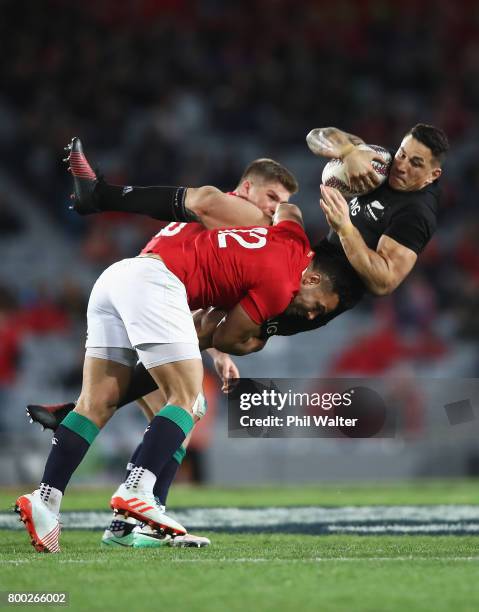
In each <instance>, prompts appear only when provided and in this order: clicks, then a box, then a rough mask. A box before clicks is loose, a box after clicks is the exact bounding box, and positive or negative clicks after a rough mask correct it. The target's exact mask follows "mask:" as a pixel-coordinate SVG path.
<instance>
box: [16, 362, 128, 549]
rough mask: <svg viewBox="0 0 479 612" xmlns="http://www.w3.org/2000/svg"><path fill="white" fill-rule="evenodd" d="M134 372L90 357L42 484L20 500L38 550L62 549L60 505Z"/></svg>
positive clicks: (55, 439)
mask: <svg viewBox="0 0 479 612" xmlns="http://www.w3.org/2000/svg"><path fill="white" fill-rule="evenodd" d="M130 375H131V368H130V367H129V366H126V365H123V364H120V363H117V362H114V361H109V360H106V359H97V358H94V357H86V358H85V363H84V367H83V386H82V392H81V394H80V398H79V400H78V402H77V405H76V408H75V410H74V411H73V412H70V413H69V414H68V415H67V417H66V418H65V419H64V421H63V422H62V424H61V425H60V426H59V427H58V429H57V430H56V432H55V436H54V437H53V439H52V449H51V451H50V455H49V457H48V459H47V462H46V465H45V470H44V473H43V478H42V481H41V484H40V487H39V489H36V490H35V491H34V492H33V493H31V494H28V495H22V496H20V497H19V498H18V499H17V501H16V505H15V509H16V511H17V512H18V513H19V514H20V519H21V520H22V521H23V523H24V524H25V527H26V529H27V531H28V533H29V535H30V539H31V542H32V545H33V546H34V547H35V549H36V550H37V551H38V552H59V551H60V546H59V535H60V522H59V513H60V504H61V500H62V497H63V494H64V492H65V489H66V487H67V485H68V482H69V481H70V478H71V476H72V475H73V473H74V471H75V470H76V469H77V467H78V466H79V465H80V463H81V461H82V460H83V458H84V456H85V455H86V453H87V451H88V449H89V448H90V445H91V444H92V443H93V441H94V439H95V438H96V436H97V435H98V433H99V431H100V429H101V428H102V427H103V426H104V425H105V424H106V423H107V422H108V421H109V419H110V417H111V416H112V414H113V413H114V412H115V409H116V404H117V402H118V400H119V398H120V397H121V395H122V394H123V393H124V392H125V390H126V388H127V386H128V383H129V380H130Z"/></svg>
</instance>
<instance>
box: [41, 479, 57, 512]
mask: <svg viewBox="0 0 479 612" xmlns="http://www.w3.org/2000/svg"><path fill="white" fill-rule="evenodd" d="M38 491H39V495H40V499H41V500H42V502H43V503H44V504H45V505H46V506H47V507H48V509H49V510H51V511H52V512H53V513H54V514H59V513H60V504H61V503H62V497H63V493H62V492H61V491H60V490H59V489H55V487H51V486H50V485H48V484H47V483H46V482H42V483H41V484H40V488H39V489H38Z"/></svg>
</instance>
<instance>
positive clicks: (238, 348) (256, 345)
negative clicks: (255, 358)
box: [212, 304, 266, 355]
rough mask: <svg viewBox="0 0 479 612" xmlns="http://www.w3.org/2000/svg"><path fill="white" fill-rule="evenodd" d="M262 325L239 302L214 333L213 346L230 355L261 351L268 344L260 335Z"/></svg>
mask: <svg viewBox="0 0 479 612" xmlns="http://www.w3.org/2000/svg"><path fill="white" fill-rule="evenodd" d="M260 333H261V327H260V326H259V325H258V324H257V323H255V322H254V321H253V320H252V319H250V317H249V316H248V315H247V314H246V312H245V311H244V309H243V307H242V306H241V305H240V304H237V305H236V306H235V307H234V308H233V309H232V310H230V311H229V312H228V314H227V315H226V316H225V317H224V319H223V320H222V321H221V322H220V324H219V325H218V326H217V327H216V329H215V331H214V333H213V338H212V340H213V347H214V348H216V349H218V350H219V351H222V352H223V353H228V354H230V355H249V354H250V353H255V352H257V351H260V350H261V349H262V348H263V347H264V345H265V344H266V340H261V339H260V338H259V335H260Z"/></svg>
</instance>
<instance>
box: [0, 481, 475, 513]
mask: <svg viewBox="0 0 479 612" xmlns="http://www.w3.org/2000/svg"><path fill="white" fill-rule="evenodd" d="M33 488H34V487H33V486H23V487H15V488H2V489H0V511H2V510H3V511H4V510H7V509H8V507H10V506H11V505H12V504H13V503H14V501H15V499H16V498H17V497H18V495H20V494H21V493H26V492H30V491H31V490H32V489H33ZM114 488H115V486H114V485H113V484H112V486H111V487H103V488H91V489H86V488H76V487H72V488H69V489H68V491H67V494H66V495H65V499H64V501H63V506H62V507H63V509H64V510H106V509H108V502H109V500H110V497H111V494H112V492H113V490H114ZM477 503H479V480H473V479H470V480H466V479H463V480H414V481H409V482H397V483H391V482H374V483H364V484H357V483H354V484H352V483H320V484H315V485H309V486H304V485H303V486H295V487H288V486H269V487H268V486H262V487H245V488H242V487H237V488H219V487H191V486H187V485H178V486H173V488H172V490H171V494H170V496H169V498H168V505H169V507H170V508H181V507H189V506H201V507H213V506H244V507H254V506H347V505H414V504H477Z"/></svg>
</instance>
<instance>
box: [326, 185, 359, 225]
mask: <svg viewBox="0 0 479 612" xmlns="http://www.w3.org/2000/svg"><path fill="white" fill-rule="evenodd" d="M319 204H320V206H321V208H322V209H323V212H324V214H325V215H326V221H327V222H328V225H329V227H330V228H331V229H332V230H333V231H335V232H336V233H337V234H340V233H342V232H345V231H347V230H348V229H350V227H353V224H352V223H351V219H350V218H349V206H348V203H347V202H346V200H345V199H344V197H343V196H342V195H341V194H340V193H339V191H338V190H337V189H334V187H326V185H321V199H320V201H319Z"/></svg>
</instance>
